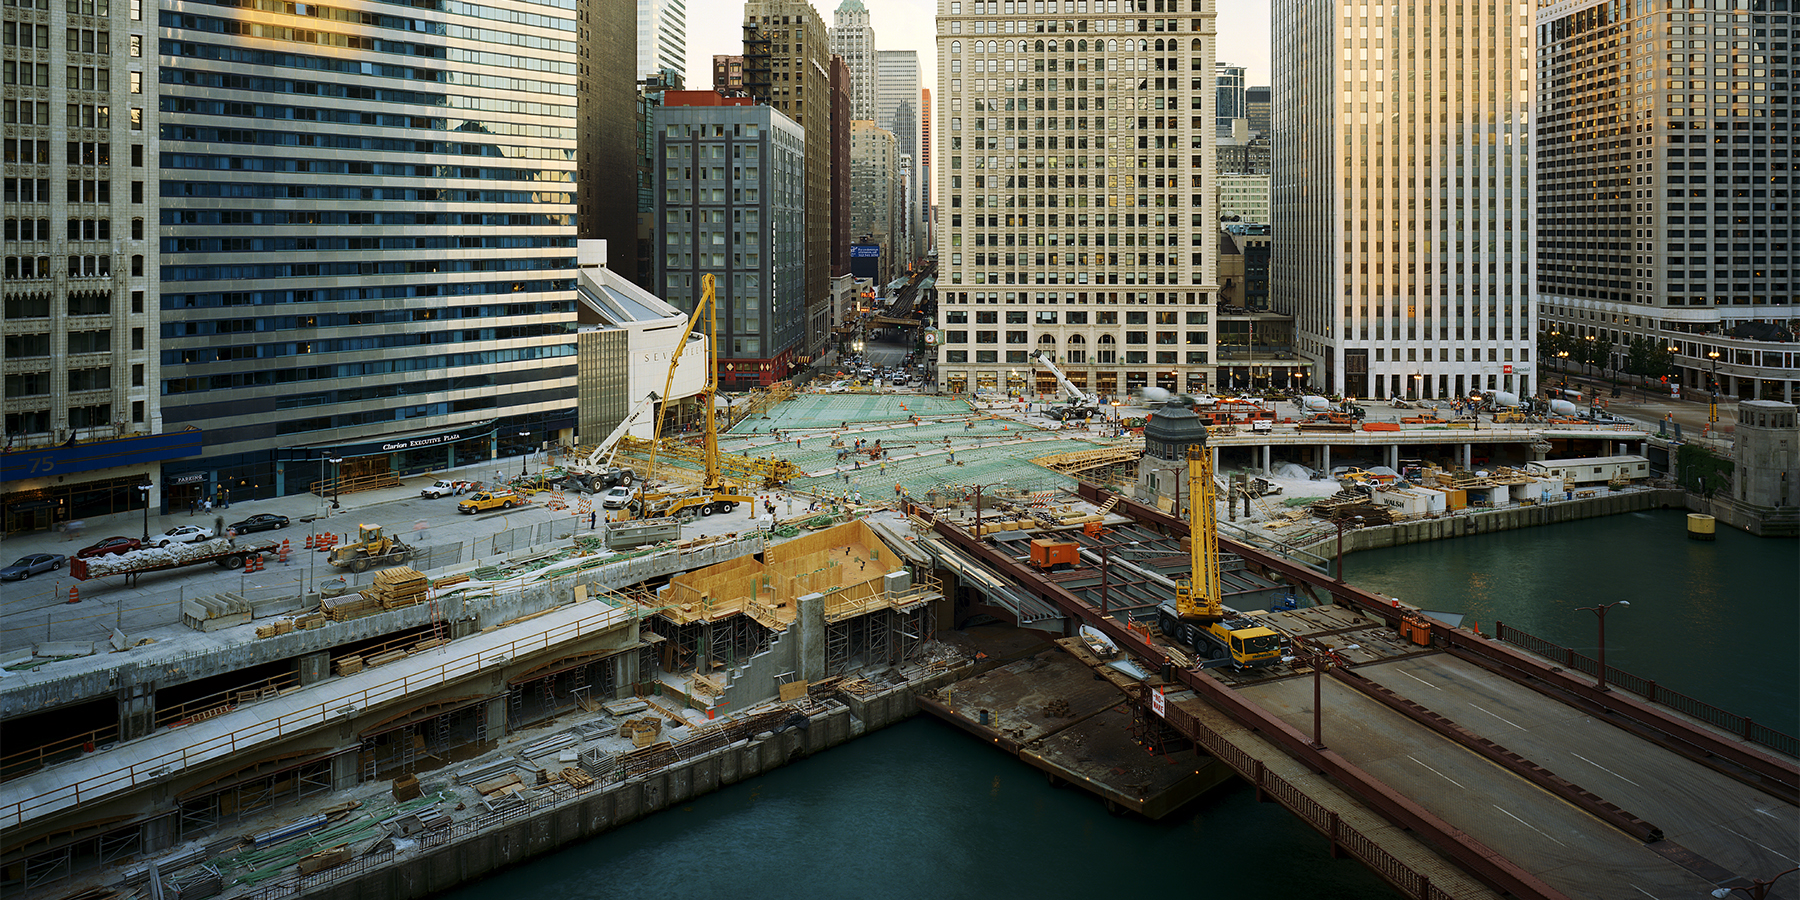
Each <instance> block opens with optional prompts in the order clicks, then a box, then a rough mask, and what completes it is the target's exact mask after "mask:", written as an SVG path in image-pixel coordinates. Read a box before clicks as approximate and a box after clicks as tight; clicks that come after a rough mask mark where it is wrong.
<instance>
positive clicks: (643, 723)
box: [619, 716, 662, 747]
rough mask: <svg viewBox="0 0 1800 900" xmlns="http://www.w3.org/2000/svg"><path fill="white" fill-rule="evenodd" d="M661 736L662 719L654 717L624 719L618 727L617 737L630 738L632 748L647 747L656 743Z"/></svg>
mask: <svg viewBox="0 0 1800 900" xmlns="http://www.w3.org/2000/svg"><path fill="white" fill-rule="evenodd" d="M661 734H662V719H659V718H657V717H656V716H645V717H643V718H641V719H626V720H625V723H624V724H622V725H620V726H619V737H622V738H630V739H631V743H632V745H633V746H636V747H648V746H650V745H651V744H654V743H656V739H657V737H658V736H659V735H661Z"/></svg>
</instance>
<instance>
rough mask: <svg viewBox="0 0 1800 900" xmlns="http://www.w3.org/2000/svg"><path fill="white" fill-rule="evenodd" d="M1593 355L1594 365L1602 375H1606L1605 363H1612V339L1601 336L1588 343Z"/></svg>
mask: <svg viewBox="0 0 1800 900" xmlns="http://www.w3.org/2000/svg"><path fill="white" fill-rule="evenodd" d="M1588 343H1589V344H1590V345H1591V349H1592V351H1593V354H1594V365H1595V367H1597V368H1599V370H1600V373H1601V374H1602V375H1604V374H1606V368H1607V365H1606V364H1607V363H1609V362H1611V361H1612V352H1613V339H1612V338H1609V337H1607V336H1606V335H1604V334H1602V335H1600V336H1599V337H1596V338H1594V339H1593V340H1591V341H1588Z"/></svg>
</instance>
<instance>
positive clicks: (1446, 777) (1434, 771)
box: [1407, 756, 1468, 790]
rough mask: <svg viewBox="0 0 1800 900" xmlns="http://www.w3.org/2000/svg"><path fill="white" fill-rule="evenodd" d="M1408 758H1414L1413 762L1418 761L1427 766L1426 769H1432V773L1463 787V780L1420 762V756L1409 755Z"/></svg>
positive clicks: (1420, 763)
mask: <svg viewBox="0 0 1800 900" xmlns="http://www.w3.org/2000/svg"><path fill="white" fill-rule="evenodd" d="M1407 759H1410V760H1412V761H1413V762H1416V763H1419V765H1421V766H1425V768H1426V769H1429V770H1430V771H1431V773H1432V774H1433V775H1436V776H1437V777H1439V778H1442V779H1444V780H1445V781H1448V782H1450V783H1451V784H1454V785H1456V786H1457V787H1462V783H1461V782H1459V781H1457V780H1456V779H1454V778H1451V777H1450V776H1448V775H1445V774H1444V773H1442V772H1439V771H1438V770H1436V769H1432V768H1431V767H1430V766H1426V765H1425V764H1424V763H1422V762H1419V758H1418V757H1416V756H1408V757H1407ZM1463 790H1468V788H1463Z"/></svg>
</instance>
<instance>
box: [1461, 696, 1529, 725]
mask: <svg viewBox="0 0 1800 900" xmlns="http://www.w3.org/2000/svg"><path fill="white" fill-rule="evenodd" d="M1469 705H1470V706H1473V707H1475V708H1476V709H1479V710H1481V711H1482V712H1484V713H1487V714H1488V715H1490V716H1493V717H1494V718H1496V719H1499V720H1500V721H1502V722H1505V723H1506V724H1508V725H1511V726H1512V727H1514V728H1517V729H1519V730H1520V731H1524V730H1525V729H1524V728H1523V727H1521V726H1520V725H1519V723H1517V722H1514V721H1513V720H1511V719H1508V718H1507V717H1505V716H1503V715H1500V714H1499V713H1497V712H1493V711H1492V710H1489V709H1487V708H1486V707H1483V706H1482V705H1481V704H1479V703H1471V704H1469Z"/></svg>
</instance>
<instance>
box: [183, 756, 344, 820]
mask: <svg viewBox="0 0 1800 900" xmlns="http://www.w3.org/2000/svg"><path fill="white" fill-rule="evenodd" d="M263 768H268V769H271V770H270V771H266V772H263V773H256V770H257V769H263ZM246 772H248V773H251V774H248V775H245V776H244V777H242V778H240V779H238V780H237V781H235V782H232V783H230V784H228V785H226V786H224V787H213V785H216V784H218V783H219V781H222V780H224V779H227V778H231V777H232V776H234V775H237V774H239V773H246ZM331 789H332V783H331V757H329V756H327V757H324V758H319V759H310V760H304V761H301V762H287V761H285V760H283V759H281V758H276V759H270V760H264V761H262V762H259V763H255V764H252V765H250V766H246V767H244V768H243V769H239V770H238V772H234V773H229V774H227V775H224V776H221V778H220V779H218V780H215V781H212V782H209V783H208V784H204V785H200V786H198V787H195V788H192V789H190V790H189V791H187V792H185V793H184V794H182V795H178V796H177V797H176V806H177V811H178V812H179V813H180V818H179V819H178V821H177V827H178V829H179V832H180V835H179V839H180V840H186V839H188V837H190V836H192V835H196V834H203V833H205V832H208V831H212V830H214V829H216V828H218V827H219V826H221V825H223V824H225V823H227V822H232V821H236V820H237V819H240V818H243V817H244V816H247V815H250V814H251V813H255V812H260V811H262V810H265V809H268V808H270V807H272V806H275V805H276V804H279V803H292V802H295V801H297V800H299V799H301V798H303V797H310V796H312V795H314V794H324V793H328V792H330V791H331Z"/></svg>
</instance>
